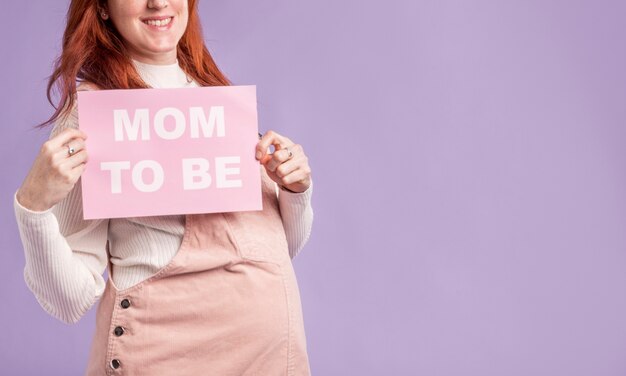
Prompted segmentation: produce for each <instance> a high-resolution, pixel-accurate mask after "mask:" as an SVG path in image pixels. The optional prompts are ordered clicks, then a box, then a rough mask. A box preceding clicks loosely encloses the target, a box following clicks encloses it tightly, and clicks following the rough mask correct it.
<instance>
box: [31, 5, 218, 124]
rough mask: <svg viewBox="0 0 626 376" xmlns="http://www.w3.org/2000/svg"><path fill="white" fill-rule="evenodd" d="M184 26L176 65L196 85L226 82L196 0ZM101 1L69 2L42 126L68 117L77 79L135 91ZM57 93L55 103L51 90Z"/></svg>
mask: <svg viewBox="0 0 626 376" xmlns="http://www.w3.org/2000/svg"><path fill="white" fill-rule="evenodd" d="M188 1H189V3H188V7H189V21H188V24H187V30H186V31H185V33H184V34H183V36H182V38H181V40H180V41H179V42H178V51H177V58H178V63H179V64H180V66H181V68H182V69H183V70H184V71H185V73H187V75H189V76H190V77H191V78H193V79H194V80H196V82H198V84H199V85H201V86H226V85H230V81H229V80H228V79H227V78H226V77H225V76H224V74H222V72H221V71H220V70H219V68H218V67H217V65H216V64H215V61H214V60H213V58H212V57H211V54H210V53H209V51H208V49H207V48H206V46H205V44H204V39H203V38H202V28H201V26H200V18H199V17H198V9H197V3H198V0H188ZM105 3H106V0H72V1H71V3H70V8H69V10H68V12H67V25H66V27H65V32H64V33H63V50H62V52H61V55H60V56H59V58H58V59H57V60H56V62H55V64H54V71H53V73H52V75H51V76H50V79H49V80H48V89H47V96H48V101H49V102H50V104H52V106H53V107H54V108H55V110H56V111H55V112H54V113H53V114H52V116H51V117H50V118H49V119H48V120H47V121H45V122H44V123H42V124H40V125H39V126H41V127H43V126H46V125H49V124H51V123H53V122H54V121H55V120H57V119H58V118H60V117H62V116H64V115H67V114H68V113H69V112H70V111H71V109H72V107H73V106H74V103H75V101H76V95H75V94H76V84H77V82H88V83H91V84H94V85H95V86H97V87H98V88H100V89H140V88H147V87H148V85H147V84H146V83H145V82H144V81H143V80H142V79H141V77H140V76H139V74H138V73H137V71H136V70H135V67H134V65H133V63H132V61H131V59H130V57H129V56H128V54H127V53H126V48H125V46H124V43H122V40H123V39H122V37H121V36H120V34H119V33H118V32H117V30H116V29H115V27H114V26H113V24H112V23H111V22H110V21H109V22H107V21H104V20H103V19H102V18H100V16H99V10H100V9H105ZM55 89H56V91H57V92H58V94H59V101H58V104H55V103H54V101H53V99H52V92H53V90H55Z"/></svg>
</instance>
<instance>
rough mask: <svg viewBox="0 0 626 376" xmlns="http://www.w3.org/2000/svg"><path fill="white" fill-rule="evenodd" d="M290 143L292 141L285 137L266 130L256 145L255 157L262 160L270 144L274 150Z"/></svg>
mask: <svg viewBox="0 0 626 376" xmlns="http://www.w3.org/2000/svg"><path fill="white" fill-rule="evenodd" d="M291 144H292V142H291V141H290V140H289V139H288V138H287V137H285V136H282V135H280V134H278V133H276V132H274V131H267V132H266V133H265V134H264V135H263V137H261V140H259V142H258V143H257V145H256V159H258V160H262V159H263V157H265V155H266V154H267V150H268V149H269V147H270V146H271V145H274V147H275V148H276V150H280V149H282V148H283V147H284V146H289V145H291Z"/></svg>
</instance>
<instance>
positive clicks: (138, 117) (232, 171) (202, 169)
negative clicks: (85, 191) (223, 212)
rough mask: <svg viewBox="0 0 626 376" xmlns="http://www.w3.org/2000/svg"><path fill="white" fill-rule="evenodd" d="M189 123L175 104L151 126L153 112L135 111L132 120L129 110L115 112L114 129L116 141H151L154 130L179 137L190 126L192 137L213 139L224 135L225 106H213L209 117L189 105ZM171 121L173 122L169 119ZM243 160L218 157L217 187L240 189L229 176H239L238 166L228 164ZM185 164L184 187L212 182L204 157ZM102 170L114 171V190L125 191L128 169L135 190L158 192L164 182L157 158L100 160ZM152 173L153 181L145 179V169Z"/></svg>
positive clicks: (238, 182) (167, 137)
mask: <svg viewBox="0 0 626 376" xmlns="http://www.w3.org/2000/svg"><path fill="white" fill-rule="evenodd" d="M188 115H189V122H187V119H186V117H185V114H184V113H183V112H182V111H181V110H179V109H178V108H174V107H165V108H162V109H160V110H158V111H157V112H156V113H155V114H154V119H153V121H152V127H150V112H149V110H148V109H145V108H141V109H137V110H135V114H134V116H133V118H132V120H131V118H130V115H129V113H128V110H124V109H121V110H114V111H113V125H114V131H115V141H116V142H124V141H138V140H141V141H148V140H150V138H151V136H152V135H151V133H150V131H151V130H154V133H155V134H156V136H157V137H159V138H161V139H163V140H177V139H179V138H180V137H182V136H183V135H184V134H185V132H186V131H187V125H189V136H190V137H191V138H200V137H203V138H211V137H213V136H214V133H216V134H215V137H225V135H226V130H225V128H226V127H225V121H224V107H223V106H211V107H210V108H209V116H208V118H207V116H206V113H205V111H204V109H203V108H202V107H190V108H189V114H188ZM167 118H172V119H173V120H174V123H173V124H174V127H173V128H172V129H167V128H166V127H165V120H166V119H167ZM170 123H171V122H170ZM240 162H241V157H239V156H228V157H215V161H214V170H215V172H214V173H215V187H216V188H239V187H241V186H242V182H241V180H240V179H232V178H231V179H228V177H229V176H231V175H239V174H240V169H239V167H228V165H238V164H239V163H240ZM181 163H182V175H183V189H184V190H194V189H205V188H208V187H210V186H211V184H213V179H212V176H211V175H210V173H209V169H210V163H209V161H208V160H207V159H205V158H184V159H182V161H181ZM100 170H102V171H110V173H111V193H121V192H122V179H123V175H124V174H123V173H124V172H125V171H130V172H131V181H132V183H133V186H134V187H135V189H137V190H138V191H140V192H155V191H158V190H159V189H160V188H161V187H162V186H163V183H164V181H165V172H164V171H163V167H162V166H161V164H160V163H159V162H157V161H155V160H149V159H147V160H142V161H139V162H137V163H136V164H135V165H134V166H131V163H130V161H114V162H102V163H100ZM146 170H149V171H151V172H152V177H153V178H152V181H151V182H146V180H145V179H144V172H145V171H146Z"/></svg>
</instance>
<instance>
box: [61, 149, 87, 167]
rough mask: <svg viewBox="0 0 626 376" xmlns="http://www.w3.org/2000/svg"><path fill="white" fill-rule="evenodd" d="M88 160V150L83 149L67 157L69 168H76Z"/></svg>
mask: <svg viewBox="0 0 626 376" xmlns="http://www.w3.org/2000/svg"><path fill="white" fill-rule="evenodd" d="M88 160H89V155H88V154H87V150H85V149H82V150H80V151H79V152H78V153H76V154H74V155H72V156H71V157H69V158H67V162H66V163H67V165H68V167H69V168H71V169H74V168H75V167H76V166H78V165H81V164H85V163H87V161H88Z"/></svg>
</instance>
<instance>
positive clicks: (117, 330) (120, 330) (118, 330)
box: [113, 326, 124, 337]
mask: <svg viewBox="0 0 626 376" xmlns="http://www.w3.org/2000/svg"><path fill="white" fill-rule="evenodd" d="M113 333H115V335H116V336H118V337H119V336H121V335H122V334H124V328H122V327H121V326H116V327H115V329H114V330H113Z"/></svg>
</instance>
